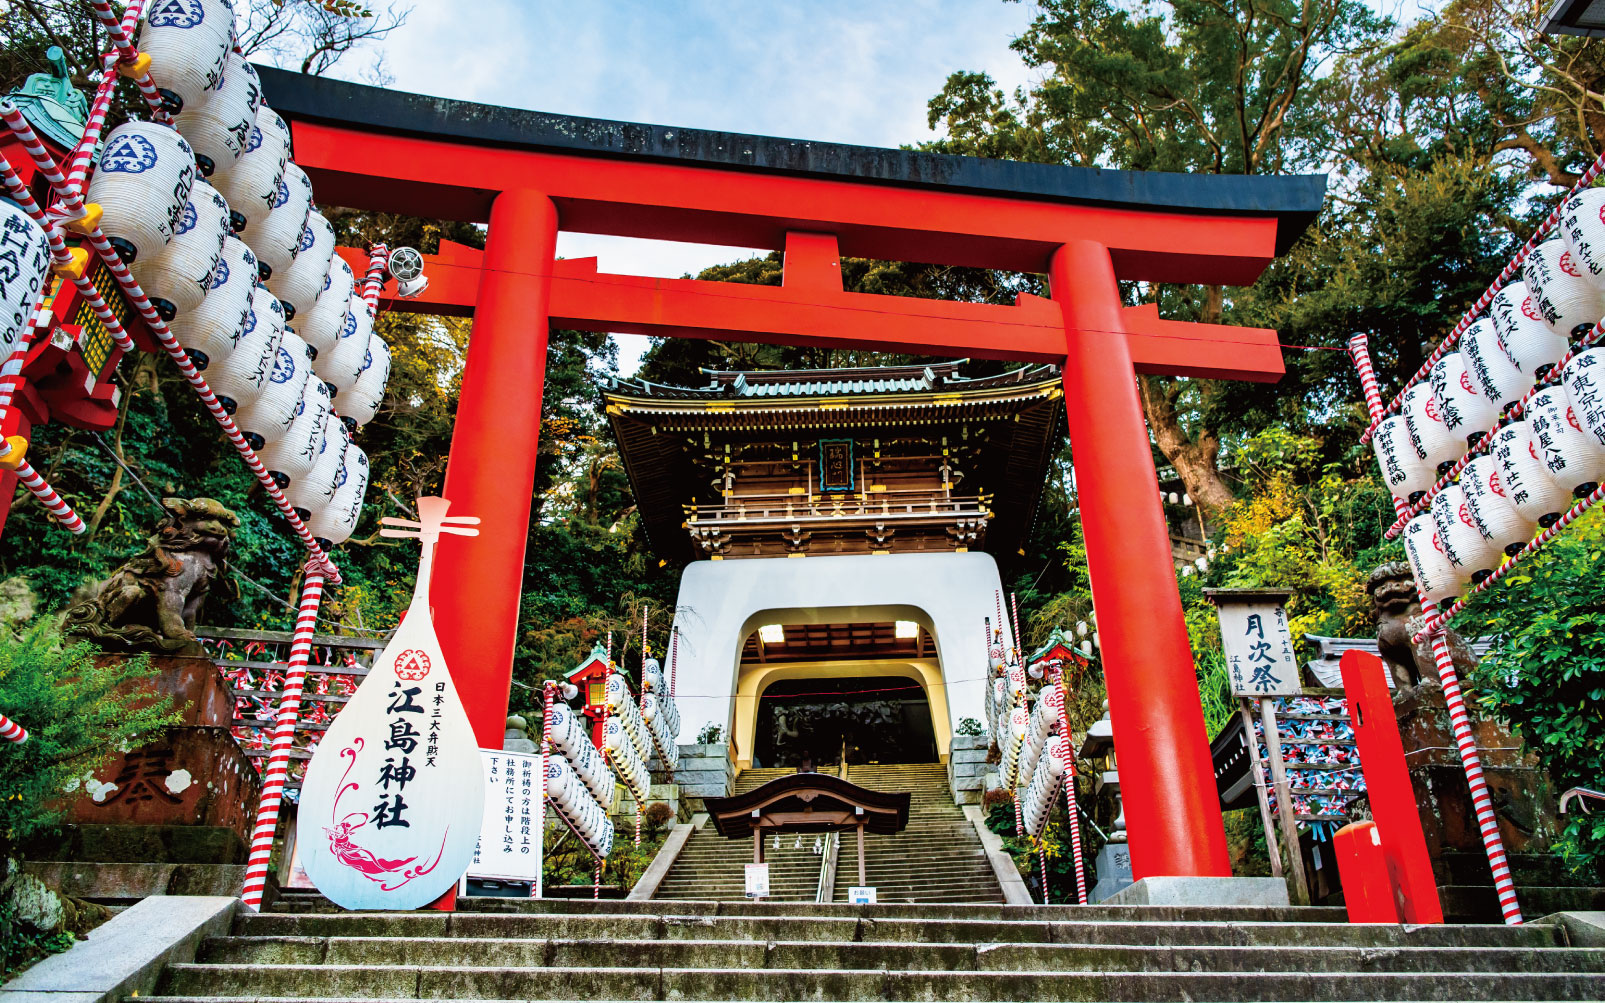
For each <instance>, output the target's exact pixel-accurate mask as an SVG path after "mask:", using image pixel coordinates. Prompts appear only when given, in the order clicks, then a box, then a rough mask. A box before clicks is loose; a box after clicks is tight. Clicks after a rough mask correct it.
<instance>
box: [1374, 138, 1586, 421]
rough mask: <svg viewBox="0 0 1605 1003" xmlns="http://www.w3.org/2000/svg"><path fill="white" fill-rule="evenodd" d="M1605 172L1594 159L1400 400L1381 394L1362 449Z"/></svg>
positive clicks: (1421, 369)
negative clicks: (1574, 199)
mask: <svg viewBox="0 0 1605 1003" xmlns="http://www.w3.org/2000/svg"><path fill="white" fill-rule="evenodd" d="M1602 170H1605V153H1601V154H1600V155H1599V156H1598V157H1596V158H1594V162H1593V163H1592V164H1589V165H1588V169H1587V170H1585V171H1584V172H1583V173H1582V175H1581V176H1579V177H1578V179H1577V183H1576V184H1574V185H1572V189H1571V191H1570V192H1569V193H1568V194H1567V197H1566V198H1564V199H1561V200H1560V202H1559V203H1557V204H1556V206H1555V208H1554V209H1551V210H1550V212H1549V215H1548V216H1545V217H1544V221H1543V222H1542V223H1539V224H1538V228H1537V229H1535V230H1534V231H1533V235H1532V236H1531V237H1528V238H1527V243H1525V244H1523V245H1522V246H1521V250H1519V251H1517V252H1516V254H1515V256H1514V257H1512V258H1511V259H1510V262H1509V263H1508V264H1506V265H1505V267H1504V268H1503V269H1502V270H1501V271H1500V272H1499V274H1498V275H1497V276H1495V278H1494V280H1493V281H1492V282H1490V283H1489V284H1488V288H1487V289H1485V290H1483V293H1482V295H1481V296H1478V297H1477V300H1476V302H1474V303H1472V304H1471V306H1469V307H1467V308H1466V312H1465V313H1464V314H1463V315H1461V317H1460V320H1459V321H1457V322H1456V323H1455V326H1454V327H1452V328H1450V330H1449V333H1448V334H1446V335H1444V339H1443V341H1441V342H1439V343H1438V347H1437V348H1435V349H1433V351H1432V354H1431V355H1429V356H1427V361H1426V362H1424V363H1422V364H1421V368H1420V369H1419V370H1417V371H1416V374H1415V375H1414V376H1412V377H1410V379H1409V380H1408V381H1406V383H1405V385H1404V386H1403V387H1401V388H1400V389H1399V393H1398V396H1396V397H1394V398H1393V399H1392V400H1391V401H1388V402H1387V403H1385V404H1384V403H1382V398H1381V395H1380V394H1379V395H1378V396H1377V403H1378V407H1377V408H1376V409H1375V410H1373V411H1372V412H1371V425H1370V427H1369V428H1367V429H1366V430H1365V432H1364V433H1362V434H1361V436H1360V444H1361V445H1362V446H1363V445H1365V444H1366V443H1368V442H1370V441H1371V435H1372V433H1373V432H1375V431H1376V427H1377V425H1379V424H1380V423H1381V422H1382V419H1383V418H1386V417H1387V416H1388V415H1390V414H1393V413H1394V412H1395V411H1397V410H1399V406H1400V405H1401V404H1402V403H1403V402H1404V392H1405V391H1406V390H1408V389H1410V388H1411V387H1412V386H1414V385H1415V384H1417V383H1420V382H1421V381H1422V380H1424V379H1426V378H1427V374H1429V373H1431V372H1432V367H1433V366H1435V365H1437V362H1438V360H1439V359H1441V358H1443V357H1444V355H1446V354H1448V353H1449V352H1452V351H1454V348H1455V345H1456V344H1457V343H1458V342H1459V341H1460V336H1461V335H1462V334H1464V333H1465V331H1466V328H1468V327H1470V326H1471V323H1472V321H1474V320H1476V319H1477V317H1478V316H1480V315H1481V314H1482V312H1483V311H1484V310H1486V309H1487V308H1488V304H1489V302H1490V301H1492V300H1493V298H1494V294H1495V293H1496V292H1498V291H1499V289H1500V288H1501V287H1502V286H1504V284H1505V283H1506V282H1508V281H1509V280H1510V278H1511V277H1512V276H1514V275H1515V274H1516V273H1517V272H1519V271H1521V267H1522V264H1523V263H1524V262H1525V261H1526V260H1527V256H1528V255H1529V254H1531V253H1532V250H1533V248H1535V247H1537V246H1538V245H1539V243H1541V242H1542V241H1543V239H1544V238H1545V237H1547V236H1549V232H1550V231H1551V230H1553V229H1554V228H1555V226H1556V225H1557V224H1558V223H1559V222H1560V221H1561V218H1562V217H1563V216H1565V214H1566V204H1567V203H1568V202H1569V201H1571V196H1572V195H1575V194H1577V193H1578V192H1580V191H1582V190H1583V189H1585V188H1587V187H1589V186H1590V185H1591V184H1593V182H1594V179H1595V178H1596V177H1598V176H1599V173H1600V171H1602ZM1349 344H1350V346H1351V348H1352V346H1353V344H1354V341H1353V339H1350V341H1349ZM1351 355H1352V351H1351Z"/></svg>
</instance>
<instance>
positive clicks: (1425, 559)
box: [1404, 512, 1464, 602]
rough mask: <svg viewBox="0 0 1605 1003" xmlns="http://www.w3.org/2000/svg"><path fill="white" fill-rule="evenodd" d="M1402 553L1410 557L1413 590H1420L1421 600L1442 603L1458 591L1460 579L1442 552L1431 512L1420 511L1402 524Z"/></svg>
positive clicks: (1458, 573) (1461, 581)
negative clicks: (1413, 578) (1414, 581)
mask: <svg viewBox="0 0 1605 1003" xmlns="http://www.w3.org/2000/svg"><path fill="white" fill-rule="evenodd" d="M1404 552H1405V554H1406V555H1408V556H1409V558H1410V569H1411V570H1412V571H1414V572H1415V579H1416V591H1417V592H1419V593H1421V598H1422V599H1430V600H1432V601H1433V602H1444V601H1445V600H1448V599H1453V598H1454V597H1455V596H1457V595H1459V594H1460V586H1461V585H1462V584H1463V583H1464V581H1463V579H1462V578H1461V577H1460V572H1459V571H1457V570H1456V569H1455V566H1454V565H1453V564H1451V563H1449V558H1448V556H1446V555H1445V554H1444V552H1443V544H1442V542H1441V541H1440V540H1439V538H1438V529H1437V527H1436V526H1434V525H1433V523H1432V516H1431V515H1428V514H1427V513H1425V512H1423V513H1422V514H1421V515H1418V516H1416V517H1415V518H1414V519H1411V520H1410V521H1409V522H1408V523H1406V524H1405V527H1404Z"/></svg>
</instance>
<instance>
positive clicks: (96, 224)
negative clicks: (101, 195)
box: [61, 202, 101, 255]
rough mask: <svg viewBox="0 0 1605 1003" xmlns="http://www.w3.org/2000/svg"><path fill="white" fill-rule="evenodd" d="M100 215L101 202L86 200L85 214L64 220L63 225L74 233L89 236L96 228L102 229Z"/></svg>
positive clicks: (86, 252) (63, 227)
mask: <svg viewBox="0 0 1605 1003" xmlns="http://www.w3.org/2000/svg"><path fill="white" fill-rule="evenodd" d="M100 217H101V211H100V203H99V202H85V203H84V214H83V215H82V216H79V217H78V218H77V219H64V220H62V221H61V226H62V229H64V230H69V231H71V232H73V233H76V234H81V235H82V236H85V237H87V236H89V235H90V234H91V233H94V232H95V231H96V230H98V229H100ZM83 253H84V254H86V255H87V254H88V253H89V252H88V251H87V250H84V252H83Z"/></svg>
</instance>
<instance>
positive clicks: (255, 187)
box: [212, 104, 290, 232]
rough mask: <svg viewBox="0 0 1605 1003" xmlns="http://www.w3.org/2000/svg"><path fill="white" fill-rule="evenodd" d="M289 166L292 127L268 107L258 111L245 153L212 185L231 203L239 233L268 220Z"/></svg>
mask: <svg viewBox="0 0 1605 1003" xmlns="http://www.w3.org/2000/svg"><path fill="white" fill-rule="evenodd" d="M289 163H290V127H289V126H287V125H285V124H284V119H282V118H280V117H279V113H278V112H276V111H274V110H273V109H272V108H269V107H268V106H267V105H265V104H264V105H263V106H262V107H260V108H258V109H257V111H256V118H255V120H254V121H253V122H252V124H251V132H250V134H249V135H248V136H246V139H245V152H244V153H241V154H240V156H239V159H237V160H235V161H234V162H233V163H231V164H225V165H223V166H221V167H219V168H218V169H217V173H216V174H213V175H212V184H214V185H216V186H217V190H218V191H220V192H222V193H223V197H224V198H226V199H228V203H229V208H231V209H232V210H233V212H234V219H233V223H232V225H233V227H234V229H235V231H236V232H238V231H241V230H244V229H245V227H246V225H247V224H248V223H252V222H256V221H258V220H260V219H262V218H263V217H265V216H267V214H268V210H270V209H271V208H273V200H274V198H275V197H276V196H277V195H278V192H279V182H280V181H283V180H284V170H285V168H286V167H288V166H289Z"/></svg>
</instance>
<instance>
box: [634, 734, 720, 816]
mask: <svg viewBox="0 0 1605 1003" xmlns="http://www.w3.org/2000/svg"><path fill="white" fill-rule="evenodd" d="M647 769H648V770H650V771H651V773H652V781H653V783H655V784H660V783H664V782H666V781H667V780H668V779H669V773H668V771H667V770H665V769H664V768H663V764H662V763H660V762H658V761H657V760H656V759H653V760H651V761H649V762H648V763H647ZM735 777H736V771H735V766H734V764H732V763H731V761H730V749H729V747H728V746H725V745H723V744H714V745H682V746H680V766H679V768H678V769H676V770H675V771H674V782H675V783H676V784H677V785H679V787H680V794H681V796H682V797H683V798H684V799H685V801H686V808H687V810H688V811H692V812H698V811H701V810H702V799H703V798H722V797H727V796H729V794H730V786H731V784H733V783H734V782H735Z"/></svg>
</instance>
